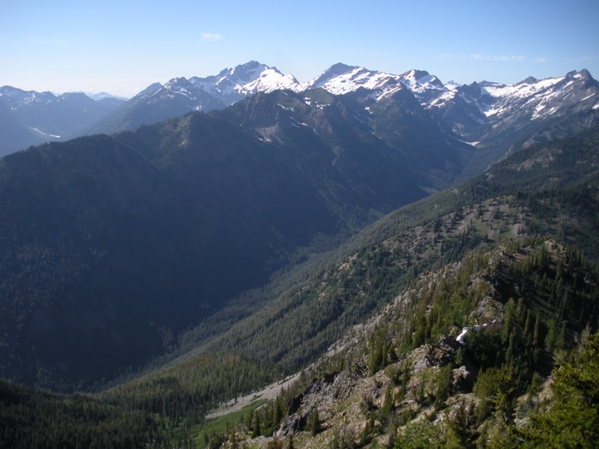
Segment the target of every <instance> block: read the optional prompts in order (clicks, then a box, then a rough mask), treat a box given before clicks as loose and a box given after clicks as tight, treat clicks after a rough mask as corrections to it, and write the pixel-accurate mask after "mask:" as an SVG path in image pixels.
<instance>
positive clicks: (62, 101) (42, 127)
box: [0, 86, 124, 156]
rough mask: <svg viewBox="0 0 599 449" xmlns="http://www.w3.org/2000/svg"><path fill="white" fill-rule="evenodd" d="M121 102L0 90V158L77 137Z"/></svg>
mask: <svg viewBox="0 0 599 449" xmlns="http://www.w3.org/2000/svg"><path fill="white" fill-rule="evenodd" d="M123 102H124V100H122V99H118V98H114V97H106V96H104V97H102V98H99V99H98V100H97V101H96V100H92V99H91V98H90V97H88V96H87V95H85V94H83V93H65V94H61V95H54V94H52V93H50V92H34V91H23V90H21V89H17V88H14V87H11V86H3V87H0V117H2V118H3V119H2V120H1V121H0V156H4V155H6V154H9V153H12V152H13V151H16V150H20V149H23V148H26V147H28V146H30V145H38V144H40V143H43V142H49V141H55V140H67V139H70V138H73V137H76V136H77V135H79V134H81V133H82V132H83V131H85V130H86V129H87V128H88V127H89V126H91V124H93V123H96V122H97V121H98V120H100V119H101V118H102V117H104V116H106V115H108V114H109V113H111V112H112V111H114V110H115V109H116V108H118V106H119V105H121V104H122V103H123Z"/></svg>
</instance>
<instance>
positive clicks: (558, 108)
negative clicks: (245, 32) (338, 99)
mask: <svg viewBox="0 0 599 449" xmlns="http://www.w3.org/2000/svg"><path fill="white" fill-rule="evenodd" d="M405 88H407V90H408V91H409V92H410V93H411V94H412V95H414V97H415V98H416V100H417V101H418V103H419V104H420V105H421V106H422V108H423V109H424V110H425V111H426V113H427V114H429V115H430V116H431V118H432V119H433V120H435V121H436V122H437V123H438V125H439V126H441V127H442V129H443V130H444V131H445V132H448V133H452V134H453V135H455V136H457V137H458V138H460V139H462V140H464V141H466V142H469V143H471V144H473V145H476V146H477V147H484V148H487V149H488V150H489V151H487V152H486V153H487V156H486V157H477V158H474V160H473V162H472V163H471V164H472V166H473V167H472V169H471V170H467V171H466V173H469V175H471V176H472V175H475V174H476V173H477V172H480V170H481V169H482V170H484V168H485V167H486V166H487V165H488V162H489V161H492V160H493V159H495V158H497V157H498V156H500V155H501V154H502V153H503V152H505V151H507V150H509V147H510V145H511V144H513V143H514V142H515V141H517V140H519V139H520V137H521V134H520V132H521V131H522V133H524V134H527V135H530V134H531V131H532V130H534V129H535V128H539V129H540V128H546V127H547V125H548V124H550V123H558V122H559V121H563V119H564V117H569V116H572V114H590V115H592V116H593V118H588V119H585V120H582V121H581V120H578V119H577V122H579V123H581V122H582V123H585V122H586V123H587V125H588V124H589V121H592V122H593V123H594V121H595V120H596V115H597V113H598V112H597V111H598V110H599V84H598V83H597V81H596V80H595V79H593V78H592V76H591V74H590V73H589V72H588V71H586V70H581V71H580V72H570V73H568V74H566V75H565V76H561V77H556V78H547V79H543V80H536V79H534V78H532V77H531V78H527V79H526V80H523V81H522V82H520V83H517V84H499V83H492V82H479V83H476V82H475V83H472V84H469V85H456V84H455V83H448V84H446V85H445V84H443V83H442V82H441V81H440V80H439V79H438V78H437V77H435V76H434V75H431V74H429V73H428V72H426V71H422V70H410V71H408V72H406V73H403V74H401V75H396V74H389V73H384V72H379V71H372V70H368V69H365V68H362V67H354V66H348V65H345V64H335V65H333V66H332V67H330V68H329V69H327V70H326V71H325V72H324V73H323V74H322V75H320V76H319V77H317V78H315V79H314V80H312V81H309V82H305V83H301V82H299V81H298V80H297V79H295V78H294V77H293V76H292V75H284V74H283V73H281V72H280V71H279V70H277V69H276V68H275V67H270V66H267V65H264V64H261V63H259V62H256V61H251V62H248V63H246V64H242V65H238V66H236V67H235V68H232V69H224V70H222V71H221V72H220V73H219V74H218V75H213V76H208V77H204V78H200V77H192V78H189V79H187V78H182V77H181V78H173V79H172V80H170V81H168V82H167V83H165V84H164V85H162V84H160V83H154V84H152V85H150V86H148V87H147V88H146V89H144V90H143V91H142V92H140V93H139V94H137V95H136V96H135V97H133V98H131V99H130V100H128V101H123V100H122V99H115V98H102V99H101V100H99V101H97V102H95V103H92V102H90V101H89V99H87V100H86V97H84V96H82V94H63V95H61V96H58V97H56V96H54V95H52V94H50V93H42V94H40V93H37V92H24V91H20V90H18V89H15V88H11V87H8V86H5V87H3V88H1V89H0V114H1V115H2V116H4V117H5V120H4V122H3V123H5V125H4V128H5V129H2V130H0V155H1V154H7V153H9V152H12V151H14V150H15V149H19V148H22V147H25V146H27V145H32V144H37V143H41V142H43V141H49V140H66V139H68V138H72V137H75V136H76V135H84V134H96V133H105V134H113V133H115V132H119V131H124V130H132V129H135V128H137V127H139V126H141V125H148V124H152V123H156V122H158V121H160V120H163V119H166V118H171V117H177V116H180V115H183V114H186V113H188V112H192V111H204V112H208V111H211V110H215V109H224V108H226V107H229V106H231V105H233V104H235V103H237V102H238V101H240V100H241V99H243V98H246V97H247V96H251V95H253V94H256V93H259V92H261V93H269V92H273V91H276V90H289V91H292V92H295V93H300V92H305V91H309V90H314V89H324V90H326V91H327V92H329V93H331V94H333V95H346V94H349V93H354V94H355V93H358V94H359V95H360V94H361V95H362V96H364V97H365V106H364V108H365V109H364V110H365V111H368V109H366V108H370V107H371V106H372V104H373V103H375V102H377V101H379V100H381V99H382V98H385V97H388V96H392V95H394V94H395V93H396V92H397V91H399V90H401V89H405ZM75 99H77V101H78V103H75ZM366 100H368V101H366ZM373 100H374V101H373ZM366 103H367V104H366ZM516 122H518V123H519V124H518V125H517V126H515V127H514V126H513V125H514V124H515V123H516ZM558 128H559V127H558ZM552 132H554V133H556V135H555V136H554V137H559V136H560V135H562V134H560V130H559V129H555V130H554V131H552ZM562 133H563V130H562ZM540 138H542V137H540V136H537V137H536V139H540ZM506 146H507V148H506ZM488 155H491V156H488ZM464 179H465V178H464Z"/></svg>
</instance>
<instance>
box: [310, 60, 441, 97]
mask: <svg viewBox="0 0 599 449" xmlns="http://www.w3.org/2000/svg"><path fill="white" fill-rule="evenodd" d="M402 86H405V87H407V88H408V89H410V90H411V91H412V93H413V94H414V95H415V96H416V98H417V99H418V100H419V101H421V102H422V103H428V102H430V101H431V99H433V98H437V97H438V96H440V95H442V94H443V93H445V92H447V91H448V89H447V88H446V87H445V86H444V85H443V83H441V81H440V80H439V79H438V78H437V77H436V76H434V75H430V74H429V73H428V72H425V71H423V70H410V71H409V72H406V73H404V74H402V75H394V74H391V73H384V72H378V71H373V70H368V69H365V68H363V67H355V66H348V65H345V64H341V63H339V64H335V65H333V66H332V67H331V68H330V69H328V70H326V71H325V72H324V73H323V74H322V75H320V76H319V77H318V78H316V79H315V80H313V81H311V82H309V83H307V84H306V85H305V86H304V89H315V88H323V89H325V90H327V91H329V92H330V93H332V94H334V95H343V94H346V93H349V92H354V91H356V90H358V89H360V88H363V89H366V90H371V91H375V92H377V94H378V97H379V98H381V97H383V96H385V95H391V94H393V93H394V92H396V91H397V90H398V89H401V87H402Z"/></svg>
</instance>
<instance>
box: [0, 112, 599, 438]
mask: <svg viewBox="0 0 599 449" xmlns="http://www.w3.org/2000/svg"><path fill="white" fill-rule="evenodd" d="M176 123H179V122H177V121H173V122H170V124H171V125H173V124H176ZM171 125H169V126H171ZM211 128H213V127H211ZM151 129H154V128H151ZM202 135H204V134H202ZM123 136H126V137H127V138H128V139H129V140H128V145H134V142H135V140H136V136H135V135H132V134H127V135H123ZM157 136H160V135H159V134H157ZM138 137H139V136H138ZM155 137H156V136H154V138H153V140H154V141H156V139H155ZM190 138H191V139H192V140H193V133H192V134H190ZM99 139H108V140H109V141H111V142H113V140H111V139H109V138H99ZM121 144H122V145H124V144H123V143H121ZM127 148H130V147H127ZM557 148H561V149H562V150H566V149H567V151H564V152H563V153H562V155H563V156H564V159H562V160H559V158H555V157H554V159H551V158H547V157H544V158H542V160H543V161H552V162H551V163H543V164H535V163H533V162H534V161H536V160H539V155H540V154H547V151H549V150H550V151H549V152H550V154H554V156H555V155H556V154H557V153H553V152H554V151H556V149H557ZM595 149H596V142H595V136H594V135H587V136H584V137H581V139H579V140H578V141H577V142H574V141H562V142H556V143H555V144H551V145H550V146H539V147H536V148H530V149H529V150H527V151H529V153H528V158H527V159H515V158H509V159H506V161H504V162H503V163H502V165H500V166H498V170H497V172H492V171H491V172H489V173H487V175H485V176H482V177H480V178H478V179H476V180H474V181H473V182H472V183H469V184H466V185H464V186H461V187H460V188H459V189H455V190H453V191H450V192H446V193H443V194H438V195H435V196H434V197H431V198H430V199H426V200H423V201H422V202H420V203H417V204H414V205H410V206H408V207H405V208H402V209H401V210H399V211H397V212H395V213H393V214H391V215H389V216H387V217H385V219H383V220H381V221H379V222H377V224H376V225H373V226H372V227H371V228H369V229H368V230H366V231H365V232H364V233H363V234H362V235H361V236H359V238H358V237H357V238H356V239H354V240H353V241H351V242H349V243H348V246H345V247H344V248H343V249H341V250H340V251H339V252H337V253H336V254H333V255H331V259H329V263H328V264H326V265H325V266H324V268H321V269H317V270H316V271H313V273H314V274H313V275H312V276H311V277H309V278H308V280H307V281H305V282H302V283H297V284H296V286H295V287H294V288H291V289H289V290H287V291H286V292H285V293H283V294H281V295H280V296H279V297H278V298H276V299H273V300H271V302H270V303H269V304H267V305H266V306H265V307H264V308H263V309H262V310H260V311H259V312H258V313H255V314H253V315H252V316H250V317H249V318H246V319H244V320H242V321H240V322H239V323H238V324H237V325H236V326H234V327H233V328H232V329H231V331H230V332H226V333H223V335H222V336H220V337H215V336H214V334H212V339H211V340H209V341H203V340H202V339H201V338H199V339H197V340H195V341H194V337H193V334H188V336H187V337H186V342H187V344H188V345H189V346H188V347H185V348H181V350H182V351H183V350H186V351H184V352H185V354H184V355H182V356H181V357H180V358H179V359H176V360H171V363H170V364H168V365H165V366H162V367H161V369H158V370H155V371H154V372H150V373H147V374H146V375H144V376H142V377H140V378H139V379H137V380H135V381H132V382H129V383H126V384H123V385H121V386H118V387H116V388H114V389H112V390H109V391H107V392H106V393H104V394H102V395H95V396H92V397H93V398H94V401H97V402H96V404H97V407H99V408H100V409H105V407H113V409H112V410H113V412H114V413H113V414H111V415H110V416H114V417H115V419H117V420H118V419H120V418H118V417H119V416H122V417H125V416H126V414H127V413H133V414H137V416H138V418H136V419H142V420H143V419H147V417H148V416H151V417H152V418H150V421H149V422H148V424H147V428H148V433H147V434H146V437H147V441H146V442H147V444H150V445H151V444H152V442H154V443H156V444H163V445H167V446H169V445H171V446H177V447H184V446H185V445H188V446H191V447H192V446H193V444H196V445H199V446H202V445H203V444H211V445H212V447H218V446H220V445H221V444H225V445H226V444H227V443H226V441H227V440H229V441H231V444H234V443H233V441H237V443H241V442H243V441H245V442H246V443H248V444H250V443H251V444H253V445H257V446H258V447H266V445H268V444H271V445H272V444H278V443H276V441H279V442H282V441H283V440H284V441H285V444H287V445H289V442H290V440H291V439H293V442H294V443H293V444H294V445H295V447H322V446H323V445H324V446H327V445H332V446H334V447H347V446H352V447H374V446H375V445H376V444H381V445H388V446H389V447H394V446H397V447H401V446H400V445H399V444H400V442H402V441H403V442H406V441H411V439H414V441H423V442H426V444H437V445H441V444H445V445H447V444H449V443H451V444H457V445H460V447H487V445H488V444H491V445H492V444H494V445H496V447H502V444H503V447H505V444H508V443H509V444H512V443H513V444H515V441H524V440H523V438H527V440H526V441H530V442H531V444H533V442H534V441H536V440H535V439H534V438H536V437H534V435H533V434H534V431H535V429H537V428H536V427H531V428H530V429H531V430H530V432H532V433H524V434H520V433H518V432H528V431H527V430H526V428H525V427H521V426H520V424H516V421H515V420H514V418H517V419H521V418H526V417H527V416H530V412H531V410H533V409H534V408H535V407H544V405H543V399H542V397H541V396H539V391H541V386H542V385H543V383H544V382H545V379H546V376H547V375H548V374H549V373H550V372H551V370H552V367H553V364H554V361H555V357H558V358H559V357H567V355H568V354H569V353H570V352H571V351H572V349H573V348H575V346H576V339H577V336H580V335H582V334H585V335H586V333H588V331H585V329H586V328H587V327H588V329H589V331H593V330H595V327H594V326H596V324H597V313H598V307H597V305H598V304H597V298H598V297H599V296H598V292H597V285H598V284H599V279H598V276H599V274H598V272H597V263H596V261H597V254H599V251H598V249H597V241H596V237H595V236H596V235H599V229H597V226H598V223H597V213H596V211H597V209H598V207H597V205H598V199H599V197H598V195H597V184H596V180H597V179H599V178H597V177H596V176H593V175H592V172H593V170H596V167H597V165H596V164H594V162H593V160H594V159H593V157H595V156H593V155H594V154H596V151H595ZM578 150H579V151H580V152H579V153H577V156H576V158H571V157H567V154H570V153H571V152H572V151H578ZM181 151H182V150H178V151H174V152H173V153H171V154H170V155H169V156H168V157H164V158H162V159H161V157H162V156H161V154H162V153H160V152H156V153H151V154H150V153H148V157H150V159H151V160H152V161H153V163H150V162H149V161H148V159H145V158H143V157H141V156H140V155H139V153H133V155H131V156H130V157H131V158H134V159H136V160H137V159H139V160H140V161H143V164H142V163H141V162H140V165H139V166H140V167H145V166H147V167H150V168H151V169H152V170H156V171H157V172H158V173H161V171H162V170H166V169H168V168H169V167H170V169H172V167H173V165H172V163H173V162H172V161H174V160H176V158H177V157H181V156H182V155H181V154H180V152H181ZM29 154H30V153H23V157H25V156H27V155H29ZM52 154H56V153H54V152H53V153H52ZM93 154H95V152H94V153H93ZM117 154H123V152H122V151H119V152H117ZM225 154H226V153H225ZM523 154H524V153H523ZM519 156H520V155H519ZM587 158H588V159H587ZM185 160H186V161H187V163H188V164H190V163H191V162H193V161H194V160H195V159H194V158H191V159H187V158H185ZM576 160H584V161H586V163H585V164H584V166H581V167H579V170H580V172H579V173H580V176H579V177H578V178H577V179H576V178H575V177H571V176H566V174H567V173H568V171H569V170H570V169H571V168H572V167H571V166H570V165H569V163H568V162H567V161H571V162H572V163H574V166H576V164H575V161H576ZM6 161H7V159H5V160H4V161H3V163H6ZM159 161H160V162H159ZM113 165H114V161H113ZM158 167H160V168H158ZM526 167H535V171H534V176H533V175H532V174H533V172H532V171H531V172H527V173H529V174H530V176H527V177H523V176H521V171H522V170H523V169H525V168H526ZM518 169H519V170H520V171H518ZM139 170H142V168H139ZM502 170H503V171H502ZM543 172H545V175H546V176H545V179H548V176H550V177H551V178H556V179H563V183H561V184H560V183H559V182H558V183H557V184H556V183H553V184H552V186H553V188H551V189H547V190H543V189H541V190H539V183H540V185H542V183H543V182H544V181H543V178H544V176H543ZM493 173H496V174H495V175H494V174H493ZM514 174H516V175H517V176H513V175H514ZM522 179H529V180H530V183H529V184H519V185H520V187H517V184H518V183H519V182H520V181H521V180H522ZM183 180H184V181H186V182H188V183H189V182H190V180H189V178H186V177H185V176H183ZM579 181H582V182H579ZM460 193H461V194H460ZM435 205H436V206H435ZM539 235H541V236H548V235H552V236H554V237H553V238H547V237H538V236H539ZM563 240H566V241H568V242H569V243H570V244H571V245H572V246H573V247H572V248H569V247H567V246H566V245H564V244H563V243H562V241H563ZM580 248H584V253H585V254H588V255H590V259H589V258H585V256H584V254H583V251H582V250H581V249H580ZM47 260H48V259H47ZM50 260H51V259H50ZM281 285H282V284H281ZM235 306H236V307H240V304H239V303H236V304H235ZM254 306H255V304H254ZM226 310H227V308H225V309H223V310H222V311H221V312H226ZM239 310H240V311H241V315H240V316H243V310H242V309H238V311H239ZM220 316H221V317H222V316H225V317H226V313H225V314H224V315H220ZM367 317H370V319H368V318H367ZM494 320H495V324H494V325H493V326H491V327H490V328H489V329H488V332H483V333H477V332H475V331H472V332H470V334H469V335H467V336H466V339H465V341H466V346H465V347H463V348H461V349H460V345H459V344H458V343H457V341H456V336H457V335H458V334H459V333H460V332H462V327H463V326H467V327H469V328H472V327H473V326H474V325H481V324H483V323H487V324H493V321H494ZM496 323H499V324H498V325H497V324H496ZM221 324H222V323H221ZM204 326H215V327H216V328H219V323H218V322H213V321H206V323H204ZM350 329H351V330H350ZM471 330H472V329H471ZM348 331H349V332H348ZM219 332H222V328H220V331H219ZM205 334H206V329H205V327H202V328H200V331H199V332H198V335H205ZM189 349H193V350H192V351H189ZM240 354H243V356H241V355H240ZM322 354H325V356H324V357H322V358H320V357H319V356H320V355H322ZM311 362H316V364H315V365H314V366H313V367H312V368H311V369H310V370H308V371H307V375H304V376H302V377H301V380H300V383H299V384H297V386H296V387H293V388H292V389H290V390H288V391H287V392H285V393H284V394H283V396H282V397H281V398H279V399H278V400H276V401H275V402H273V403H272V404H267V405H265V406H263V407H262V408H260V409H258V410H257V411H256V412H253V413H244V417H243V420H242V423H240V425H239V426H236V424H228V426H229V428H228V430H226V429H222V430H223V433H218V432H212V437H210V435H209V434H208V433H207V432H205V431H204V430H203V429H205V427H203V426H204V423H203V414H204V412H205V411H206V410H207V408H209V407H211V406H214V405H215V404H216V403H217V402H219V401H222V400H225V399H227V398H235V397H237V396H238V395H239V394H241V393H243V392H247V391H248V390H249V389H251V388H252V386H256V385H260V384H264V383H266V382H268V381H270V380H272V379H273V377H274V376H277V375H280V373H282V372H285V371H291V370H295V369H300V368H305V367H307V366H308V364H309V363H311ZM497 386H501V388H498V387H497ZM4 391H7V393H6V394H4V393H3V394H2V395H1V396H0V400H2V401H3V404H5V405H7V404H8V405H10V406H8V405H7V407H3V410H7V413H8V414H7V416H10V417H11V419H13V420H15V419H18V420H20V421H19V422H20V423H21V426H20V429H21V433H20V434H19V435H20V436H19V437H18V438H16V437H15V436H14V433H11V432H6V431H5V432H3V433H2V434H1V435H3V438H13V439H12V440H6V441H10V442H11V443H13V442H15V441H16V442H17V443H19V444H21V442H24V443H23V445H26V447H35V444H30V442H31V441H32V440H31V437H32V436H33V435H36V432H38V429H39V427H38V424H36V423H39V422H46V421H44V420H43V419H40V418H38V417H37V415H36V414H37V413H40V410H42V409H44V407H46V406H43V407H42V406H41V405H40V406H34V405H33V404H41V402H36V401H37V400H34V402H31V401H29V400H28V399H26V398H27V397H28V396H30V395H31V394H32V392H31V390H29V391H25V390H23V389H22V388H20V387H15V386H12V385H8V386H7V387H6V388H5V389H4ZM33 393H34V394H33V397H38V396H37V395H42V396H39V397H40V401H42V399H41V398H43V397H44V396H43V393H40V392H33ZM527 393H528V394H529V396H525V395H526V394H527ZM527 398H528V399H527ZM43 400H45V399H43ZM11 401H12V402H11ZM51 401H52V402H53V403H54V404H58V405H57V406H60V407H62V406H63V405H60V404H73V403H77V401H78V399H77V397H73V396H60V397H54V398H53V399H51ZM19 404H20V405H19ZM549 404H551V402H549ZM257 405H258V403H256V404H254V405H253V406H251V407H250V408H255V407H257ZM595 405H596V404H595V403H591V408H592V407H594V406H595ZM51 407H54V405H52V406H51ZM51 407H49V408H47V410H50V409H51ZM460 407H462V408H460ZM87 410H88V411H89V412H88V413H90V414H92V416H97V415H93V413H95V412H92V410H93V407H92V406H91V405H90V406H88V407H87ZM250 411H251V410H250ZM466 411H467V412H466ZM78 413H79V412H78V409H71V411H70V412H68V413H66V414H63V415H61V418H60V419H61V420H62V421H60V427H57V428H60V429H65V428H67V429H68V428H69V426H71V425H72V424H73V423H79V424H78V425H80V426H81V429H89V428H90V427H91V426H93V423H94V420H98V421H99V422H106V423H108V422H109V421H107V420H105V419H103V418H94V417H92V418H90V419H89V420H88V421H85V420H84V421H82V418H80V416H81V415H80V414H78ZM532 416H533V417H535V418H534V419H538V417H537V415H532ZM456 417H464V419H465V420H466V421H463V422H462V421H459V420H458V419H457V418H456ZM86 419H87V418H86ZM154 420H156V421H154ZM4 422H9V421H6V420H5V421H4ZM10 422H12V421H10ZM56 422H57V423H58V422H59V421H56ZM153 422H157V423H158V428H157V429H156V428H155V427H153V425H154V424H152V423H153ZM409 422H412V424H408V423H409ZM423 423H432V425H428V424H427V425H426V426H424V425H422V424H423ZM50 425H51V426H52V429H55V427H54V424H50ZM118 426H119V425H117V427H116V428H115V429H114V432H115V433H114V435H115V436H117V435H121V433H119V432H120V430H118V429H120V428H122V427H118ZM223 427H225V426H224V425H223ZM10 428H11V427H7V429H10ZM135 429H137V427H135ZM5 430H6V429H5ZM273 432H275V438H273V436H272V435H273ZM427 432H429V433H427ZM430 432H434V433H430ZM53 435H55V434H53ZM135 435H138V434H137V430H135ZM142 435H143V432H142ZM202 435H203V436H202ZM261 435H262V436H261ZM15 438H16V439H15ZM56 438H57V439H58V441H62V442H63V443H62V444H67V445H70V446H71V447H81V445H79V446H78V444H79V443H78V442H77V441H76V440H75V439H74V437H70V436H69V435H67V434H60V435H58V436H56ZM163 438H166V440H164V439H163ZM514 438H520V440H514ZM250 440H251V441H250ZM96 441H100V440H99V439H98V440H96ZM106 441H109V440H106ZM115 441H116V439H115ZM136 441H140V440H136ZM65 442H66V443H65ZM124 444H125V443H123V444H121V443H118V442H117V443H115V444H114V447H123V445H124ZM135 444H137V443H135ZM402 444H403V443H402ZM423 444H424V443H423ZM23 445H22V446H23ZM107 445H108V443H107V444H106V445H105V446H107ZM129 445H130V446H133V445H134V444H133V443H132V442H131V443H129ZM335 445H337V446H335ZM13 446H15V447H18V446H17V445H16V444H13ZM224 447H227V446H224ZM433 447H435V446H433Z"/></svg>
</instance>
